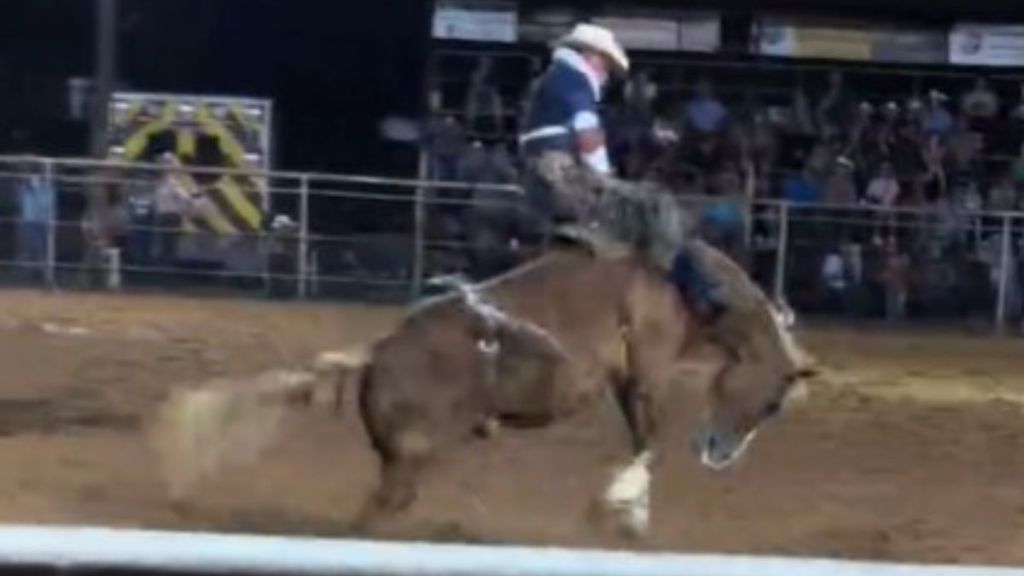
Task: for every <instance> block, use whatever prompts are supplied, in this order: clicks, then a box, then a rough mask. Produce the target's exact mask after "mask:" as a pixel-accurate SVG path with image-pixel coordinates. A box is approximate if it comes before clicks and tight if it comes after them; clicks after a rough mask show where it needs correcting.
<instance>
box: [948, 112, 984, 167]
mask: <svg viewBox="0 0 1024 576" xmlns="http://www.w3.org/2000/svg"><path fill="white" fill-rule="evenodd" d="M947 142H948V143H947V146H946V147H947V149H948V152H949V160H950V165H951V168H952V171H953V172H952V173H953V174H954V175H963V176H971V177H974V176H977V171H978V169H979V168H980V166H979V165H978V162H979V158H980V156H981V152H982V147H983V144H984V142H983V141H982V136H981V134H979V133H977V132H975V131H973V130H972V129H971V126H970V120H969V119H968V118H967V117H966V116H960V117H958V118H957V119H956V129H955V130H954V131H953V132H951V133H950V135H949V138H948V140H947Z"/></svg>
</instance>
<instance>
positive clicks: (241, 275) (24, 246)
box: [0, 156, 1024, 330]
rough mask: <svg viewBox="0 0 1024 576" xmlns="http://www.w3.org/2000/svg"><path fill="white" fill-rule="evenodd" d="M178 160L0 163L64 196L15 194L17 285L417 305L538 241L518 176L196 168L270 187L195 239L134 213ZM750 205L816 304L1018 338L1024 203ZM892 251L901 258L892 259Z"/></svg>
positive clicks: (751, 230) (776, 273)
mask: <svg viewBox="0 0 1024 576" xmlns="http://www.w3.org/2000/svg"><path fill="white" fill-rule="evenodd" d="M167 170H168V168H167V167H166V166H161V165H157V164H126V163H121V162H100V161H96V160H85V159H74V158H72V159H57V158H36V157H20V156H0V189H2V190H3V191H4V192H8V191H14V192H16V191H17V186H18V185H19V184H20V183H21V182H23V181H24V180H25V179H26V178H27V177H29V176H31V175H34V176H37V177H39V178H42V179H43V181H44V182H46V183H48V184H49V185H50V187H51V188H52V189H53V190H54V192H53V193H54V195H55V196H56V198H55V199H54V201H53V202H52V204H53V206H52V208H51V209H50V212H48V213H47V214H45V217H41V216H40V215H39V214H36V215H35V216H34V219H32V220H31V221H26V220H25V215H24V214H23V213H22V212H23V211H20V210H21V207H20V206H16V204H17V203H19V202H21V199H20V198H21V195H20V194H14V195H12V194H9V193H2V194H0V282H3V281H5V280H6V279H7V276H13V277H15V278H19V279H21V280H20V281H22V282H24V281H26V280H25V279H26V278H28V279H29V280H28V281H31V282H33V283H36V284H45V285H48V286H52V287H70V286H72V285H74V284H77V283H81V282H85V281H83V280H82V278H84V277H90V278H98V279H99V280H95V279H94V280H91V282H92V284H93V285H92V286H91V287H93V288H95V287H97V286H96V284H98V285H99V286H106V287H108V288H110V287H114V288H123V289H155V288H161V289H164V290H185V289H193V288H196V287H197V286H200V285H201V286H202V287H204V288H207V287H213V288H216V289H218V290H234V291H238V290H245V291H247V292H253V291H256V292H260V293H262V294H266V295H272V296H277V297H285V298H331V297H341V298H352V297H357V298H372V299H375V298H378V297H385V298H387V299H388V300H391V301H403V300H407V299H408V298H409V297H415V296H418V295H419V294H420V291H421V289H423V287H424V282H423V280H424V279H425V278H427V277H430V276H433V275H437V274H449V273H453V272H464V273H465V272H468V273H469V275H470V276H478V277H481V276H487V275H491V274H494V273H497V272H499V271H501V270H502V269H503V268H507V267H508V266H509V265H512V264H514V263H516V262H521V261H522V260H523V259H525V258H528V257H529V256H530V255H531V254H535V253H536V251H537V248H538V246H537V244H536V241H535V240H536V239H535V238H532V239H531V237H530V236H529V234H527V235H526V236H524V238H526V239H525V240H522V241H520V239H518V238H517V241H516V242H514V243H513V242H507V241H506V240H507V239H502V238H494V237H489V236H488V233H487V231H486V230H484V231H483V232H481V231H480V230H478V229H476V228H474V225H475V224H476V223H479V222H487V221H489V219H494V218H498V219H501V218H506V219H508V218H512V219H516V218H518V217H519V216H518V215H520V213H521V212H522V211H523V205H522V203H523V196H524V195H523V191H522V190H521V189H520V188H519V187H517V186H509V185H468V184H465V183H451V182H434V181H424V180H411V179H392V178H380V177H372V176H346V175H336V174H321V173H314V172H310V173H302V172H255V173H254V172H245V171H239V170H231V169H216V168H187V169H185V170H186V173H187V175H188V176H189V177H190V178H192V179H193V181H194V182H198V183H199V184H197V187H198V189H199V190H200V191H203V190H209V189H210V188H211V185H210V183H211V182H217V181H219V180H218V179H221V178H229V177H235V176H240V175H243V174H245V175H248V176H249V177H256V178H258V179H259V181H260V182H261V183H262V185H263V186H264V189H265V199H264V205H263V207H262V212H261V214H260V215H259V216H261V218H262V220H261V221H260V222H259V223H258V225H254V224H253V222H252V221H251V220H252V214H251V213H250V214H249V215H248V216H249V221H248V223H246V222H242V225H241V226H240V227H234V228H233V227H232V226H235V225H236V224H238V221H237V219H232V218H231V217H232V216H237V215H233V214H230V213H221V214H219V215H218V218H219V220H217V219H216V218H215V219H214V220H212V222H213V223H214V224H220V225H221V227H222V228H225V227H226V230H227V231H225V230H224V229H222V230H219V231H216V230H214V231H210V230H190V231H186V230H182V229H178V228H174V227H173V226H171V227H170V228H169V227H168V225H167V224H166V223H161V222H159V221H156V220H155V219H154V218H152V217H146V218H141V217H136V216H133V215H132V214H131V213H130V211H129V210H128V207H126V206H128V204H130V202H129V201H130V200H132V199H134V198H136V196H133V195H137V194H138V191H139V190H142V191H143V192H145V191H146V189H147V188H148V189H149V190H150V193H151V192H152V190H153V189H155V188H156V187H157V186H158V183H159V182H160V179H161V178H163V177H165V176H166V174H167V172H166V171H167ZM204 183H205V184H204ZM97 186H100V187H105V188H106V194H107V195H108V196H109V197H110V198H111V199H112V202H114V201H115V200H116V202H115V210H113V211H112V214H114V218H113V219H114V220H116V221H115V222H107V223H106V225H108V226H109V227H112V228H114V229H115V230H116V232H117V234H116V238H114V240H113V242H112V243H111V244H110V245H108V246H105V247H104V248H103V249H102V250H99V251H98V252H97V251H95V250H92V251H91V248H90V247H91V245H92V244H90V242H91V240H89V239H88V238H87V236H88V232H89V227H88V226H87V225H86V223H87V222H89V220H88V219H87V218H86V216H87V213H86V208H87V206H88V204H89V202H90V199H91V198H93V197H94V196H93V195H94V193H95V189H96V187H97ZM232 193H235V194H237V193H238V192H237V190H236V191H233V192H232ZM204 194H205V193H200V194H197V196H196V198H198V199H199V200H197V202H199V204H197V206H199V207H198V208H195V210H197V211H198V212H200V213H202V210H206V209H210V210H213V211H214V212H216V211H217V210H227V211H228V212H230V209H231V207H230V205H225V204H223V203H222V204H217V203H216V202H213V201H212V200H209V198H208V197H207V196H204ZM143 196H144V194H143ZM210 197H212V196H210ZM685 201H686V202H688V203H692V204H694V205H695V206H697V207H698V208H701V207H703V208H707V207H715V206H717V207H720V206H721V205H722V204H723V201H722V199H720V198H697V197H688V198H686V199H685ZM202 202H206V204H202ZM725 203H726V204H728V202H725ZM732 207H733V208H736V209H737V211H738V213H740V216H739V218H741V219H742V220H744V222H743V225H742V226H739V231H738V232H737V231H736V230H733V231H732V232H730V233H729V234H726V237H725V242H726V243H731V244H732V245H733V247H734V248H736V249H737V251H738V252H740V253H741V256H742V257H743V259H744V261H745V263H746V265H747V266H748V269H749V270H750V271H751V273H752V274H753V275H754V277H755V278H756V279H757V280H758V281H759V282H760V283H761V284H762V285H763V286H764V287H765V288H766V289H767V290H768V291H770V292H772V293H774V295H775V296H776V297H779V298H784V299H786V300H787V301H789V302H790V303H791V304H793V305H794V307H795V308H797V309H799V310H802V311H805V312H807V311H817V312H821V313H823V314H829V315H833V316H835V315H838V316H841V317H844V318H850V317H854V318H862V317H894V318H896V319H901V318H904V317H909V318H910V319H912V320H913V319H925V318H933V317H934V318H942V319H944V320H945V321H949V320H950V319H953V320H954V321H961V320H965V319H968V320H971V321H972V322H974V321H983V322H984V323H985V324H987V325H989V326H992V327H995V328H996V329H1000V330H1001V329H1003V328H1005V327H1007V326H1008V325H1010V323H1011V322H1013V321H1016V320H1021V319H1022V318H1024V296H1022V293H1024V285H1022V277H1024V259H1022V258H1021V256H1020V255H1021V254H1022V253H1024V213H1018V212H991V211H990V212H963V211H956V210H951V209H948V208H947V209H944V210H936V209H927V210H926V209H915V208H895V209H880V208H876V207H869V206H835V205H820V204H815V205H807V204H791V203H788V202H783V201H778V200H768V199H756V200H755V201H753V202H752V203H750V204H746V203H742V202H735V203H734V204H733V206H732ZM517 211H518V212H517ZM711 212H714V210H711ZM278 216H287V219H288V221H289V222H290V223H291V228H287V227H286V228H283V229H281V230H278V229H276V228H273V227H271V226H269V222H271V221H273V220H274V219H275V218H276V217H278ZM246 224H247V225H246ZM504 225H505V224H502V226H504ZM520 232H521V231H519V232H516V233H515V234H519V233H520ZM502 233H504V232H502ZM520 235H522V234H520ZM890 245H891V246H898V249H897V250H896V251H897V252H899V253H892V254H891V253H889V252H888V250H889V246H890ZM836 254H841V256H842V257H841V258H840V260H839V261H841V263H842V274H841V275H842V276H843V278H841V279H836V278H832V279H831V280H829V279H827V278H825V276H826V272H827V270H826V268H827V266H829V265H835V263H836V258H835V256H836ZM900 254H903V255H905V256H907V257H908V258H909V259H910V261H911V262H910V265H909V269H908V270H904V271H903V272H902V273H901V272H900V271H899V270H895V271H894V270H891V269H890V268H892V267H893V266H895V267H896V268H898V267H899V262H898V258H896V257H897V256H900ZM829 258H832V262H831V263H830V261H829ZM890 260H892V262H890ZM890 264H892V266H890ZM112 268H116V270H112ZM4 270H6V271H8V274H4V273H2V272H3V271H4ZM833 272H834V271H833ZM90 274H91V276H90ZM900 274H902V275H903V276H905V278H902V279H901V278H898V276H900ZM183 279H184V280H183ZM829 282H833V284H829ZM899 282H903V283H904V284H905V285H904V286H899V285H898V284H899ZM85 283H86V284H88V282H85Z"/></svg>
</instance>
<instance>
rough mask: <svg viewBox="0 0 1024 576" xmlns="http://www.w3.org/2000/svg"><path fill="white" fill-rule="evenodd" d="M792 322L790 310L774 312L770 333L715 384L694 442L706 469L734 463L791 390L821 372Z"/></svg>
mask: <svg viewBox="0 0 1024 576" xmlns="http://www.w3.org/2000/svg"><path fill="white" fill-rule="evenodd" d="M794 319H795V317H794V315H793V312H792V311H791V310H789V309H788V307H785V308H783V307H778V308H774V309H772V310H771V320H772V321H771V330H769V332H771V333H770V334H767V335H765V336H766V337H765V338H756V339H754V340H753V341H752V342H754V343H752V344H751V345H750V346H747V347H745V348H744V349H742V350H740V351H737V353H736V354H734V355H732V356H731V357H730V359H729V361H728V362H726V364H725V366H724V368H722V370H721V371H720V372H719V373H718V374H717V376H716V378H715V379H714V380H713V381H712V384H711V388H710V390H709V394H708V404H707V413H706V417H705V421H704V422H703V423H702V425H701V427H700V430H699V432H698V434H697V437H696V438H695V448H696V450H697V451H698V453H699V455H700V459H701V462H702V463H703V464H705V465H707V466H709V467H711V468H714V469H716V470H720V469H724V468H727V467H728V466H729V465H731V464H732V463H733V462H735V461H736V460H737V459H738V458H739V457H740V456H741V455H742V453H743V451H744V449H745V448H746V447H747V446H748V445H749V444H750V441H751V440H753V438H754V436H755V435H756V434H757V430H758V428H759V427H760V426H761V424H763V423H764V422H766V421H768V420H771V419H772V418H773V417H774V416H776V415H777V414H778V413H779V412H780V411H781V410H782V407H783V405H784V403H785V401H786V397H787V396H788V395H789V393H790V391H791V390H792V389H793V387H794V386H795V385H797V384H798V383H799V382H800V381H802V380H804V379H807V378H811V377H813V376H814V375H815V374H816V373H817V366H816V362H815V360H814V359H813V358H812V357H811V355H810V354H808V353H807V352H806V351H805V350H803V349H802V348H801V347H800V346H799V345H798V344H797V343H796V341H795V340H794V339H793V335H792V332H791V329H792V326H793V324H794Z"/></svg>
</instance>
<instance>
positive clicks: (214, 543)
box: [0, 526, 1024, 576]
mask: <svg viewBox="0 0 1024 576" xmlns="http://www.w3.org/2000/svg"><path fill="white" fill-rule="evenodd" d="M0 566H2V567H3V570H4V573H17V574H62V575H67V574H90V575H99V574H119V575H124V574H168V575H170V574H194V575H205V574H222V575H235V574H237V575H241V574H245V575H255V574H274V575H278V576H287V575H292V574H295V575H298V574H302V575H307V576H314V575H315V576H319V575H324V576H326V575H331V576H414V575H415V576H594V575H596V574H601V575H603V576H754V575H757V576H805V575H806V576H811V575H814V576H818V575H820V574H829V575H831V576H1024V570H1022V569H1013V568H995V567H989V568H985V567H971V566H924V565H910V564H883V563H872V562H850V561H839V560H821V559H796V558H779V557H756V556H723V555H682V554H636V553H626V552H599V551H585V550H567V549H558V548H546V549H541V548H523V547H512V546H469V545H452V544H426V543H400V542H373V541H365V540H321V539H311V538H284V537H268V536H259V537H257V536H234V535H231V536H229V535H213V534H202V533H180V532H179V533H173V532H155V531H141V530H113V529H99V528H81V527H80V528H55V527H51V528H45V527H21V526H8V527H0Z"/></svg>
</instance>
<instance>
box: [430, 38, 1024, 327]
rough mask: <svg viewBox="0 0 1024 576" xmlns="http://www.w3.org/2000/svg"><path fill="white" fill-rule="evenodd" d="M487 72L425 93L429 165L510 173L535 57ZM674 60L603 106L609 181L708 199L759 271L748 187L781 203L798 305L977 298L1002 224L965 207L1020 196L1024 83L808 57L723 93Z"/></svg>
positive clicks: (946, 305)
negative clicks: (783, 74)
mask: <svg viewBox="0 0 1024 576" xmlns="http://www.w3.org/2000/svg"><path fill="white" fill-rule="evenodd" d="M495 68H496V66H495V64H494V63H493V62H492V60H491V59H490V58H489V57H486V56H485V57H481V58H479V59H478V60H477V61H476V63H475V67H474V70H473V72H472V74H470V75H469V77H470V78H471V81H470V82H468V85H467V84H465V83H464V84H463V85H462V86H461V87H460V88H461V89H462V90H463V92H462V93H461V94H458V93H455V94H454V96H453V95H452V92H451V91H450V90H448V91H445V90H442V89H440V88H439V89H438V90H436V91H435V92H434V93H433V99H434V102H433V105H434V106H433V109H434V112H435V114H434V115H433V117H432V120H431V125H430V130H429V131H428V135H429V139H428V150H429V151H430V158H431V174H430V175H431V177H433V178H434V179H437V180H448V181H461V182H465V183H469V184H482V183H489V182H496V183H511V182H516V181H517V178H518V167H517V165H516V161H515V155H514V142H515V139H514V135H515V133H516V128H517V125H516V118H517V116H518V115H519V114H520V111H521V110H522V107H523V103H524V101H525V99H526V96H527V95H528V93H529V89H530V86H531V82H530V78H534V77H536V74H537V73H538V72H539V71H540V70H541V62H540V61H539V60H537V59H534V60H530V61H529V63H528V66H527V73H525V74H523V73H522V72H520V73H519V74H518V75H517V76H515V77H516V81H515V85H514V86H510V85H509V84H510V82H509V75H507V74H505V73H504V72H502V73H497V72H495ZM900 73H901V72H895V71H894V72H893V75H897V74H900ZM672 74H673V76H672V77H671V78H668V73H667V72H666V70H665V69H664V68H659V67H648V68H644V67H643V66H642V65H641V66H639V67H638V69H637V71H636V72H635V73H634V74H633V75H632V76H631V77H630V78H628V79H627V80H626V81H625V82H624V83H623V84H622V86H621V89H620V90H616V91H615V92H614V93H613V94H612V95H611V96H610V97H609V98H608V99H607V100H606V102H605V110H604V116H605V122H606V126H607V129H608V138H609V145H610V149H611V151H612V157H613V160H614V163H615V165H616V171H617V172H618V174H619V175H620V176H621V177H624V178H629V179H639V178H645V179H655V180H658V181H660V182H662V183H664V184H666V185H667V186H669V187H670V188H671V189H672V190H673V191H675V192H677V193H679V194H680V195H681V196H684V197H693V198H695V197H705V198H708V201H706V202H705V203H704V204H703V206H704V210H703V216H704V221H705V224H706V225H707V230H708V231H709V233H711V234H713V235H714V236H713V238H714V239H715V240H716V241H719V242H721V243H722V244H724V245H725V247H726V248H728V249H730V250H731V251H733V253H734V254H736V255H740V256H742V257H744V258H746V259H747V260H746V262H747V264H749V265H750V266H751V267H752V268H753V269H754V272H755V274H757V275H758V276H759V277H760V278H761V279H762V280H764V281H765V282H766V283H771V279H770V275H771V273H772V272H773V271H774V266H772V265H771V262H770V261H769V259H768V257H767V255H768V254H770V253H772V252H774V247H775V244H773V242H775V243H777V241H778V238H777V233H778V225H777V224H778V223H777V220H778V214H777V213H778V209H777V208H772V207H764V208H761V209H754V210H751V206H753V204H752V202H751V201H753V200H773V199H775V200H785V201H788V203H789V204H790V205H791V206H793V209H792V210H791V214H790V232H791V234H790V236H791V237H790V238H789V243H790V250H791V251H793V252H794V253H795V254H796V257H795V258H791V259H790V273H789V275H788V276H787V288H788V289H791V291H793V292H795V293H796V295H795V296H792V297H795V298H798V299H799V298H803V299H804V303H805V307H814V306H817V307H820V308H823V309H829V310H833V311H842V312H845V313H858V314H877V315H885V316H888V317H890V318H900V317H903V316H904V315H905V314H907V313H908V311H909V312H910V313H912V314H922V313H928V314H964V313H972V312H981V311H984V312H985V313H988V311H990V310H991V308H992V306H993V300H994V295H995V288H996V285H997V284H998V278H999V272H998V270H999V269H1000V264H999V262H1000V260H1001V258H1000V256H1001V251H1000V250H999V247H1000V246H1001V245H1002V242H1001V240H1000V234H1001V231H1002V228H1001V226H1000V225H999V222H998V220H997V219H994V218H991V217H987V216H983V215H982V214H980V212H981V211H988V212H1014V211H1017V210H1020V209H1022V208H1024V86H1022V85H1020V84H1018V83H1016V82H1015V81H1010V80H1006V79H998V78H997V79H990V78H986V77H982V76H978V77H975V78H971V77H967V76H961V77H941V76H935V77H934V78H933V77H931V76H922V77H921V78H919V79H918V81H916V82H915V83H914V85H915V86H916V88H915V89H914V90H910V91H908V90H906V89H903V90H902V91H900V90H889V89H887V86H886V83H884V82H880V83H877V84H874V83H864V84H860V83H857V82H856V81H855V80H853V79H859V78H860V76H857V75H855V74H854V73H851V72H848V73H844V72H843V71H840V70H830V71H824V70H823V71H820V72H814V73H806V74H801V75H800V76H799V81H796V82H792V83H791V84H790V85H788V86H786V87H785V88H784V89H782V90H775V91H774V92H772V93H771V94H770V95H765V94H764V93H763V92H762V91H759V87H758V86H756V85H749V86H737V84H736V83H735V82H733V83H732V84H730V85H728V86H727V87H725V89H723V87H722V86H720V85H718V83H717V82H716V78H715V76H714V69H713V68H708V69H706V73H705V72H702V71H693V72H692V76H691V75H690V71H688V70H686V69H685V68H684V69H682V70H674V71H673V72H672ZM680 75H682V76H683V81H680V78H679V76H680ZM931 79H934V82H932V80H931ZM442 100H447V101H448V102H446V103H445V104H447V105H444V104H442ZM763 204H764V203H762V204H758V205H759V206H760V205H763ZM450 221H451V222H457V221H458V219H457V218H455V219H452V220H450ZM748 224H749V225H748ZM457 228H458V224H453V225H452V227H451V230H449V231H455V233H457ZM1013 230H1014V234H1015V236H1014V242H1013V243H1012V249H1013V251H1014V253H1018V252H1019V250H1017V246H1016V244H1017V242H1016V240H1017V228H1016V227H1015V228H1014V229H1013ZM773 235H774V236H775V237H774V238H773ZM759 246H761V247H763V248H764V250H762V251H759V250H758V247H759ZM759 254H760V255H761V256H760V257H759V256H758V255H759ZM1011 257H1013V258H1014V263H1016V259H1015V257H1014V256H1013V254H1011ZM1012 268H1013V269H1014V273H1013V276H1014V277H1016V265H1014V266H1012ZM965 271H966V272H968V274H965V273H964V272H965ZM1012 292H1013V293H1012V294H1011V297H1012V299H1013V300H1012V301H1011V302H1009V310H1011V311H1015V310H1019V308H1020V305H1019V303H1018V300H1019V298H1018V297H1017V296H1016V292H1018V291H1017V290H1013V291H1012Z"/></svg>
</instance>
